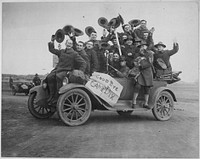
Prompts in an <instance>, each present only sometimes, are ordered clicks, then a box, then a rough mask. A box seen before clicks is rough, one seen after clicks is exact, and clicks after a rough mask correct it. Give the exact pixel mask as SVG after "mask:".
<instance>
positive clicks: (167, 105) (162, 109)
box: [152, 91, 174, 121]
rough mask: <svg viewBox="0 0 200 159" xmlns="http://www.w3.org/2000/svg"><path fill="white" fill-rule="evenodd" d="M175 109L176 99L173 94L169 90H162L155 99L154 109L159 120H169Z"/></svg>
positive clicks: (154, 113)
mask: <svg viewBox="0 0 200 159" xmlns="http://www.w3.org/2000/svg"><path fill="white" fill-rule="evenodd" d="M173 111H174V101H173V98H172V96H171V94H170V93H169V92H167V91H162V92H161V93H160V94H159V96H158V97H157V99H156V101H155V106H154V108H153V109H152V112H153V115H154V117H155V118H156V119H157V120H160V121H166V120H169V119H170V118H171V116H172V114H173Z"/></svg>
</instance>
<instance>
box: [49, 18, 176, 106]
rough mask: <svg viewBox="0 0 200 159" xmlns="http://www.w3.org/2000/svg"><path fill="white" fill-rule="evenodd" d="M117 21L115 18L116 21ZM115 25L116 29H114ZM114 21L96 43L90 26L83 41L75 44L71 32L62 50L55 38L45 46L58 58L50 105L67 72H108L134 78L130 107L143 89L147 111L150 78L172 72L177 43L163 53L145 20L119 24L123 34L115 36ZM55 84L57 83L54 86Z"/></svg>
mask: <svg viewBox="0 0 200 159" xmlns="http://www.w3.org/2000/svg"><path fill="white" fill-rule="evenodd" d="M115 20H116V19H115ZM116 25H117V26H116ZM117 27H119V25H118V23H117V21H114V22H113V21H112V23H110V24H109V25H107V26H106V27H104V29H103V36H102V37H101V39H100V40H97V32H96V31H95V29H94V28H93V27H89V28H88V27H87V29H86V30H85V32H86V34H87V35H88V37H89V40H88V41H86V42H83V41H78V40H77V36H76V35H75V33H74V32H72V33H70V34H68V35H69V39H67V40H66V43H65V45H66V48H65V49H55V46H54V41H55V40H56V37H55V36H52V38H51V42H49V43H48V46H49V51H50V52H51V53H53V54H55V55H57V56H58V58H59V61H58V64H57V66H56V67H55V69H54V70H53V71H52V72H51V73H50V74H49V75H48V77H47V80H48V81H47V82H48V83H49V90H50V98H49V100H48V102H49V103H50V105H51V104H53V103H54V102H55V101H56V100H55V99H56V98H57V97H58V94H57V92H56V91H55V90H58V89H59V88H60V87H61V86H62V80H63V78H64V77H65V76H66V74H68V73H69V72H70V71H72V70H74V69H78V70H81V71H82V72H84V73H85V74H86V75H88V76H91V75H92V73H93V72H103V73H109V74H111V75H112V76H115V77H130V76H132V77H134V79H135V81H136V82H135V85H134V86H133V87H135V88H134V95H133V102H132V107H133V108H134V107H135V105H136V99H137V96H138V93H139V90H140V89H141V88H143V89H144V96H145V103H144V107H145V108H148V98H149V92H150V87H152V86H153V78H157V77H159V76H160V75H162V74H163V73H170V72H172V67H171V64H170V61H169V60H170V56H171V55H173V54H175V53H176V52H178V49H179V47H178V43H176V42H174V44H173V49H172V50H165V49H164V48H165V47H166V46H165V45H164V44H163V43H162V42H159V43H158V44H156V45H154V41H153V33H154V31H155V29H154V28H151V29H148V28H147V21H146V20H137V21H134V22H133V25H132V24H131V23H128V24H123V23H122V29H123V32H122V33H117V32H116V29H117ZM55 81H56V83H55Z"/></svg>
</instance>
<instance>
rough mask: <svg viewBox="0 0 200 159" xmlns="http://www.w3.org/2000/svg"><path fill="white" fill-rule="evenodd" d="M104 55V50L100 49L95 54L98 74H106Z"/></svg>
mask: <svg viewBox="0 0 200 159" xmlns="http://www.w3.org/2000/svg"><path fill="white" fill-rule="evenodd" d="M104 53H105V49H100V50H99V51H98V52H97V58H98V64H99V68H98V71H99V72H106V60H107V59H106V56H105V55H104Z"/></svg>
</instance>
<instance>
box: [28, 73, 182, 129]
mask: <svg viewBox="0 0 200 159" xmlns="http://www.w3.org/2000/svg"><path fill="white" fill-rule="evenodd" d="M180 73H181V72H178V73H172V74H169V75H167V76H165V77H163V78H160V79H154V82H153V87H152V88H151V91H150V97H149V108H150V109H147V108H143V101H144V94H143V91H142V90H141V91H140V93H139V97H138V99H137V105H136V107H135V108H132V107H131V105H132V104H131V101H132V97H133V90H134V87H133V85H134V82H135V81H134V80H133V79H131V78H114V79H113V78H107V79H105V77H109V76H108V75H106V74H103V73H97V75H99V77H100V76H101V75H102V77H100V80H102V81H104V82H106V80H107V83H109V84H110V83H112V84H113V82H112V80H115V82H117V83H119V84H120V85H121V86H123V89H121V93H120V94H119V95H118V97H117V95H116V94H115V93H113V91H112V89H113V88H114V89H116V87H117V86H116V87H115V86H114V85H113V86H111V85H109V86H105V85H102V83H101V81H100V82H99V81H98V80H95V79H94V78H92V76H91V78H90V80H89V81H88V82H87V83H86V84H85V85H84V84H78V83H66V82H65V81H66V79H65V80H64V82H63V86H62V87H61V88H60V90H59V99H58V101H57V105H56V109H52V107H51V106H48V104H47V99H48V96H49V93H48V84H47V83H45V82H43V83H42V84H41V85H40V86H35V87H34V88H32V89H31V90H30V95H29V100H28V108H29V111H30V113H31V114H32V115H33V116H34V117H36V118H40V119H46V118H49V117H51V116H52V115H53V114H54V113H55V112H56V111H57V112H58V115H59V117H60V119H61V120H62V121H63V122H64V123H65V124H67V125H70V126H77V125H81V124H83V123H85V122H86V121H87V120H88V118H89V117H90V114H91V112H92V111H94V110H105V111H106V110H109V111H116V112H117V113H118V114H119V115H126V116H128V115H131V113H132V112H134V111H148V110H152V112H153V115H154V116H155V118H156V119H157V120H160V121H165V120H169V119H170V118H171V116H172V114H173V110H174V102H176V101H177V100H176V97H175V95H174V93H173V92H172V90H170V89H169V88H168V87H167V84H171V83H174V82H177V81H179V80H180V78H177V77H178V75H179V74H180ZM173 77H176V78H173ZM111 87H112V88H111ZM98 91H99V92H100V93H98ZM103 96H104V97H103ZM105 96H106V97H105ZM112 100H115V102H113V103H112ZM110 101H111V102H110Z"/></svg>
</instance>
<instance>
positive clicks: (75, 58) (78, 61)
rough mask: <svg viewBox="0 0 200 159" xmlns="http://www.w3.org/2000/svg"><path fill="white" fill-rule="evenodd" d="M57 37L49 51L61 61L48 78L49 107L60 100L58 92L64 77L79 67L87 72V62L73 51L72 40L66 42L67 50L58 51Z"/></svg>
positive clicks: (52, 41)
mask: <svg viewBox="0 0 200 159" xmlns="http://www.w3.org/2000/svg"><path fill="white" fill-rule="evenodd" d="M54 41H55V37H52V39H51V42H49V43H48V47H49V51H50V52H51V53H53V54H55V55H57V56H58V58H59V61H58V64H57V65H56V67H55V69H53V70H52V71H51V73H50V74H49V75H48V76H47V82H48V86H49V92H50V97H49V99H48V103H49V105H52V106H54V105H55V104H56V102H57V98H58V90H59V89H60V88H61V86H62V81H63V79H64V77H65V76H66V75H67V74H68V73H70V72H71V71H72V70H74V69H75V66H76V65H79V69H80V70H81V71H83V72H85V69H86V62H85V60H84V59H83V58H82V57H81V56H80V55H79V54H78V53H77V52H75V51H74V50H73V49H72V46H73V42H72V40H70V39H68V40H66V43H65V45H66V49H61V50H57V49H55V48H54Z"/></svg>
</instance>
